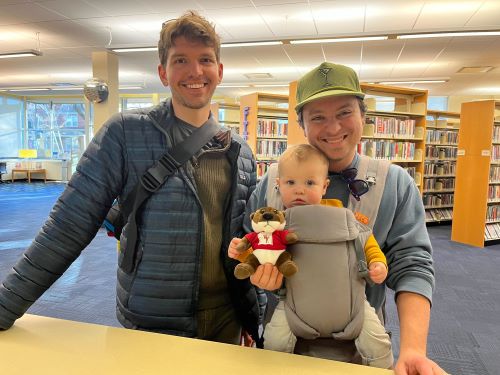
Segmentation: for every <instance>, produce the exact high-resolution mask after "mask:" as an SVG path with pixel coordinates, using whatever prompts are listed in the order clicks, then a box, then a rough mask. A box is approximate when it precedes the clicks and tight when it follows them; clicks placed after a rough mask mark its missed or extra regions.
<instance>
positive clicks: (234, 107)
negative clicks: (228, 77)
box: [210, 102, 240, 133]
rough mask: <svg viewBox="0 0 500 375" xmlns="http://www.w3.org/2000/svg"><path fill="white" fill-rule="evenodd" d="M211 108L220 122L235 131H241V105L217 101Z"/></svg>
mask: <svg viewBox="0 0 500 375" xmlns="http://www.w3.org/2000/svg"><path fill="white" fill-rule="evenodd" d="M210 110H211V111H212V113H213V115H214V117H215V118H216V119H217V121H218V122H219V124H221V125H222V126H225V127H227V128H229V129H231V130H232V131H234V132H235V133H239V132H240V105H239V104H238V103H222V102H216V103H212V104H211V105H210Z"/></svg>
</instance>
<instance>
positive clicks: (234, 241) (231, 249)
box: [227, 237, 241, 259]
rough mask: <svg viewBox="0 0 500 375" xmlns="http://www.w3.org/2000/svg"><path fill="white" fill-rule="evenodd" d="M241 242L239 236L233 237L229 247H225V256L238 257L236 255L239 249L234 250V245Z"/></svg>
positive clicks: (238, 253)
mask: <svg viewBox="0 0 500 375" xmlns="http://www.w3.org/2000/svg"><path fill="white" fill-rule="evenodd" d="M240 242H241V238H238V237H234V238H233V239H232V240H231V242H230V243H229V247H228V249H227V256H228V257H229V258H232V259H238V256H239V255H240V254H241V252H240V251H238V250H236V246H237V245H238V244H239V243H240Z"/></svg>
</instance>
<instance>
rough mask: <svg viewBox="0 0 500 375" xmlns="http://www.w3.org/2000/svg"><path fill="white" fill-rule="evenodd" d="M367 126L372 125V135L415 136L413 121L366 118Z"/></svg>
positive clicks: (391, 118)
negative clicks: (373, 126)
mask: <svg viewBox="0 0 500 375" xmlns="http://www.w3.org/2000/svg"><path fill="white" fill-rule="evenodd" d="M366 121H367V123H368V124H374V125H375V128H374V135H375V136H377V135H379V136H393V137H401V138H412V137H414V136H415V119H398V118H395V117H380V116H367V119H366Z"/></svg>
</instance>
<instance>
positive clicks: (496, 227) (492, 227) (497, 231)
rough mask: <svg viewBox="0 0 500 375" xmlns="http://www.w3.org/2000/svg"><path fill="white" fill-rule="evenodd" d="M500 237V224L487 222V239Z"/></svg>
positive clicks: (485, 236)
mask: <svg viewBox="0 0 500 375" xmlns="http://www.w3.org/2000/svg"><path fill="white" fill-rule="evenodd" d="M499 238H500V224H498V223H494V224H486V226H485V227H484V239H485V240H497V239H499Z"/></svg>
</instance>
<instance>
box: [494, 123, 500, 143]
mask: <svg viewBox="0 0 500 375" xmlns="http://www.w3.org/2000/svg"><path fill="white" fill-rule="evenodd" d="M493 142H500V126H494V127H493Z"/></svg>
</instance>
